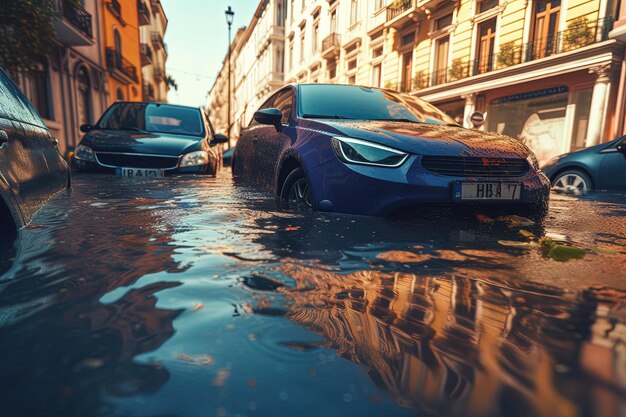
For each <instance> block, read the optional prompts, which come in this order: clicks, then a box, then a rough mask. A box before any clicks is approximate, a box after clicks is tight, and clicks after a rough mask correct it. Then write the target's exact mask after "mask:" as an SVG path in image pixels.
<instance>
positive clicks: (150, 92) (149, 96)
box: [143, 83, 156, 101]
mask: <svg viewBox="0 0 626 417" xmlns="http://www.w3.org/2000/svg"><path fill="white" fill-rule="evenodd" d="M155 100H156V96H155V94H154V87H153V86H152V84H150V83H144V84H143V101H155Z"/></svg>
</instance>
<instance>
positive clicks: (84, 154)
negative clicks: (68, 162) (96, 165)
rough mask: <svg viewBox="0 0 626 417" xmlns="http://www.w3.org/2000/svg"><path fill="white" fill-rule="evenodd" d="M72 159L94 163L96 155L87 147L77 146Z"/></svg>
mask: <svg viewBox="0 0 626 417" xmlns="http://www.w3.org/2000/svg"><path fill="white" fill-rule="evenodd" d="M74 158H76V159H79V160H81V161H89V162H96V155H94V153H93V150H92V149H91V148H90V147H89V146H85V145H78V146H77V147H76V149H75V150H74Z"/></svg>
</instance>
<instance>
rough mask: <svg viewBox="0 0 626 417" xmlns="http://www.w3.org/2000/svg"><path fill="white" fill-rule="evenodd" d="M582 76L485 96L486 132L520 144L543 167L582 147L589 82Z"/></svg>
mask: <svg viewBox="0 0 626 417" xmlns="http://www.w3.org/2000/svg"><path fill="white" fill-rule="evenodd" d="M587 78H588V77H586V76H585V74H584V73H579V74H576V76H574V74H572V76H570V77H568V79H567V80H565V79H563V77H558V79H554V80H542V83H541V84H539V85H537V84H532V83H525V84H523V85H518V86H514V87H507V88H503V89H499V90H493V91H490V92H487V93H486V94H485V107H486V108H485V109H484V111H485V116H486V127H485V128H486V130H489V131H493V132H498V133H502V134H505V135H508V136H511V137H514V138H517V139H519V140H521V141H522V142H523V143H525V144H526V145H527V146H528V147H529V148H530V149H532V150H533V152H534V153H535V154H536V155H537V158H538V159H539V162H540V163H545V162H547V161H549V160H550V159H551V158H553V157H554V156H557V155H561V154H564V153H567V152H570V151H572V150H576V149H581V148H583V147H585V139H586V134H587V128H588V121H589V113H590V106H591V91H592V86H593V81H592V80H587Z"/></svg>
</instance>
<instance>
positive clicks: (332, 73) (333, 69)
mask: <svg viewBox="0 0 626 417" xmlns="http://www.w3.org/2000/svg"><path fill="white" fill-rule="evenodd" d="M336 76H337V62H336V61H333V62H332V63H330V62H329V63H328V78H329V79H330V80H334V79H335V77H336Z"/></svg>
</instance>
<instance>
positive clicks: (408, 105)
mask: <svg viewBox="0 0 626 417" xmlns="http://www.w3.org/2000/svg"><path fill="white" fill-rule="evenodd" d="M233 173H234V175H235V176H236V177H237V178H242V179H244V180H247V181H252V182H255V183H257V184H259V185H262V186H265V187H267V188H269V189H271V190H272V191H273V192H274V193H275V194H276V195H277V196H279V197H280V198H281V199H282V200H283V201H286V202H288V205H305V206H307V207H310V208H312V209H314V210H318V211H325V212H337V213H350V214H359V215H373V216H384V215H388V214H392V213H394V212H396V211H398V210H405V209H411V208H416V207H420V206H423V205H426V204H437V205H451V206H453V207H454V206H456V207H469V206H477V205H478V206H486V205H491V206H493V207H496V206H501V207H503V208H505V209H510V208H516V209H517V208H519V209H520V210H524V211H526V209H529V210H530V212H531V213H542V212H543V211H545V209H546V207H547V203H548V198H549V191H550V183H549V181H548V179H547V177H546V176H545V175H543V173H541V172H540V170H539V167H538V163H537V160H536V158H535V156H534V155H533V153H532V152H531V151H530V150H529V149H528V148H527V147H526V146H524V145H523V144H522V143H521V142H520V141H518V140H515V139H513V138H510V137H508V136H503V135H499V134H496V133H487V132H480V131H476V130H470V129H464V128H462V127H461V126H459V125H458V124H457V123H455V121H454V120H453V119H451V118H450V117H449V116H447V115H446V114H445V113H443V112H441V111H440V110H438V109H437V108H435V107H433V106H432V105H430V104H428V103H426V102H425V101H423V100H421V99H419V98H417V97H414V96H409V95H406V94H400V93H397V92H394V91H390V90H383V89H377V88H369V87H359V86H352V85H325V84H297V85H289V86H286V87H284V88H282V89H281V90H279V91H278V92H277V93H275V94H274V95H272V96H271V97H270V98H269V99H268V100H267V101H266V102H265V103H264V104H263V105H262V106H261V108H260V109H259V110H258V111H257V112H256V113H255V114H254V118H253V120H252V122H251V123H250V125H249V126H247V127H246V128H245V129H243V130H242V132H241V135H240V137H239V140H238V143H237V147H236V149H235V153H234V155H233Z"/></svg>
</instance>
